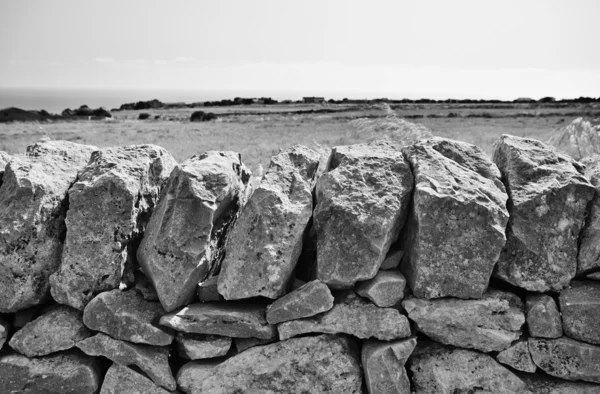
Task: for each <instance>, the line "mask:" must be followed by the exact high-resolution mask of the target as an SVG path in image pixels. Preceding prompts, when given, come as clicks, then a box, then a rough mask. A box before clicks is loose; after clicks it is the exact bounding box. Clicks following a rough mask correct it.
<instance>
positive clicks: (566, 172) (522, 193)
mask: <svg viewBox="0 0 600 394" xmlns="http://www.w3.org/2000/svg"><path fill="white" fill-rule="evenodd" d="M494 162H495V163H496V164H497V165H498V167H499V168H500V171H501V172H502V175H503V179H504V182H505V183H506V187H507V189H508V190H509V193H510V201H509V204H508V207H509V212H510V220H509V223H508V227H507V230H506V234H507V242H506V246H505V247H504V249H503V251H502V254H501V255H500V259H499V260H498V263H497V264H496V268H495V270H494V275H495V276H496V277H498V278H500V279H503V280H505V281H507V282H509V283H511V284H513V285H515V286H519V287H522V288H524V289H526V290H529V291H538V292H546V291H560V290H561V289H563V288H564V287H566V286H567V285H568V284H569V282H570V281H571V279H572V278H573V277H574V276H575V273H576V271H577V239H578V237H579V232H580V230H581V228H582V227H583V223H584V217H585V211H586V205H587V204H588V202H589V201H590V200H591V199H592V197H593V196H594V188H593V187H592V185H590V184H589V182H588V181H587V180H586V179H585V177H584V176H583V175H581V174H580V173H579V172H578V169H580V166H579V164H578V163H576V162H574V161H573V160H572V159H570V158H568V157H566V156H563V155H561V154H559V153H556V152H555V151H554V149H552V148H551V147H549V146H547V145H544V144H543V143H541V142H539V141H535V140H531V139H527V138H519V137H514V136H509V135H503V136H502V137H501V138H500V140H499V141H498V142H497V143H496V145H495V148H494Z"/></svg>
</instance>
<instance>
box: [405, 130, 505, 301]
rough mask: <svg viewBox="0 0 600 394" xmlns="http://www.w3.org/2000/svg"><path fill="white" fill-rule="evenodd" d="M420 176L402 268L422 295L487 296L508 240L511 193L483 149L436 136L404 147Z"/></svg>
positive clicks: (406, 230)
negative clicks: (507, 229) (506, 189)
mask: <svg viewBox="0 0 600 394" xmlns="http://www.w3.org/2000/svg"><path fill="white" fill-rule="evenodd" d="M402 151H403V153H404V154H405V156H406V158H407V159H408V161H409V162H410V164H411V167H412V170H413V174H414V177H415V191H414V194H413V204H412V208H411V211H410V215H409V217H408V221H407V223H406V227H405V229H404V232H403V236H402V248H403V250H404V257H403V259H402V265H401V270H402V272H403V273H404V274H405V276H406V279H407V281H408V283H409V286H410V288H411V289H412V291H413V294H414V295H415V296H417V297H421V298H439V297H447V296H452V297H458V298H481V297H482V295H483V293H484V292H485V290H486V289H487V286H488V283H489V279H490V276H491V275H492V270H493V268H494V264H496V261H497V260H498V256H499V255H500V252H501V250H502V247H503V246H504V243H505V242H506V237H505V234H504V232H505V228H506V224H507V222H508V211H507V209H506V201H507V199H508V196H507V194H506V191H505V189H504V186H503V185H502V182H501V181H500V178H499V173H498V170H497V169H496V167H495V165H494V164H493V163H492V162H491V161H490V160H489V159H488V158H487V157H486V156H485V153H484V152H483V151H481V150H480V149H479V148H477V147H475V146H473V145H470V144H466V143H463V142H457V141H451V140H446V139H442V138H434V139H430V140H426V141H421V142H419V143H417V144H415V145H412V146H409V147H406V148H404V149H403V150H402Z"/></svg>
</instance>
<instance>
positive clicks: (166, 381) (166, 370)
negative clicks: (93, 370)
mask: <svg viewBox="0 0 600 394" xmlns="http://www.w3.org/2000/svg"><path fill="white" fill-rule="evenodd" d="M77 347H78V348H80V349H81V350H83V352H84V353H86V354H89V355H90V356H104V357H106V358H108V359H109V360H112V361H113V362H115V363H119V364H121V365H135V366H137V367H138V368H139V369H141V370H142V371H144V372H145V373H146V374H147V375H148V377H149V378H150V379H152V380H153V381H154V383H156V384H157V385H159V386H161V387H164V388H166V389H168V390H175V387H176V384H175V378H173V374H172V373H171V368H170V367H169V349H168V348H167V347H158V346H149V345H138V344H134V343H129V342H125V341H120V340H117V339H112V338H111V337H109V336H108V335H105V334H96V335H94V336H93V337H90V338H87V339H84V340H83V341H81V342H79V343H78V344H77Z"/></svg>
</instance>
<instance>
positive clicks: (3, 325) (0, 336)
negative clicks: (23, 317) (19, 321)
mask: <svg viewBox="0 0 600 394" xmlns="http://www.w3.org/2000/svg"><path fill="white" fill-rule="evenodd" d="M9 331H10V323H9V322H7V321H6V320H4V319H3V318H2V317H0V350H2V346H4V342H6V339H7V338H8V332H9Z"/></svg>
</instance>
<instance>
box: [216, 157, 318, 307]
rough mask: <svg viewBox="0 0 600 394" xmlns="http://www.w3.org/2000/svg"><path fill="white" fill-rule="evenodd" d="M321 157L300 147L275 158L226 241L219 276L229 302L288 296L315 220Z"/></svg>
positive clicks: (222, 289)
mask: <svg viewBox="0 0 600 394" xmlns="http://www.w3.org/2000/svg"><path fill="white" fill-rule="evenodd" d="M318 166H319V154H318V153H317V152H315V151H313V150H311V149H308V148H306V147H304V146H301V145H295V146H293V147H291V148H289V149H286V150H284V151H282V152H281V153H279V154H278V155H276V156H273V158H272V159H271V164H270V165H269V169H268V170H267V172H266V173H265V176H264V177H263V179H262V181H261V183H260V185H259V186H258V188H256V190H255V191H254V193H253V194H252V196H251V197H250V199H249V200H248V203H247V204H246V206H245V207H244V210H243V211H242V213H241V215H240V218H239V219H238V221H237V222H236V224H235V226H234V228H233V230H232V232H231V236H230V238H229V240H228V242H227V246H226V253H225V259H224V260H223V267H222V270H221V273H220V274H219V293H220V294H221V295H223V297H225V299H226V300H237V299H242V298H250V297H255V296H263V297H267V298H271V299H277V298H279V297H281V296H282V295H284V294H285V293H286V287H287V285H288V283H289V281H290V280H291V278H292V274H293V272H294V268H295V267H296V262H297V261H298V258H299V257H300V252H302V236H303V234H304V230H305V229H306V226H307V224H308V221H309V220H310V218H311V216H312V208H313V205H312V203H313V198H312V189H313V186H314V181H315V176H316V173H317V168H318Z"/></svg>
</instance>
